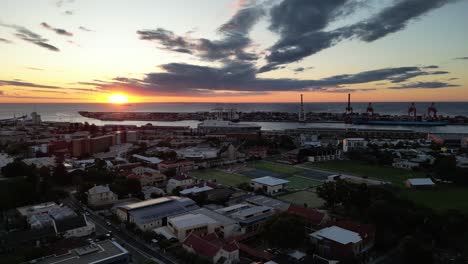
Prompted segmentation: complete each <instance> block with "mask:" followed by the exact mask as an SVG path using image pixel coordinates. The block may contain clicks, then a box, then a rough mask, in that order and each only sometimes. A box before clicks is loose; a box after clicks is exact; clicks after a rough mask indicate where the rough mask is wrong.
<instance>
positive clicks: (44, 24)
mask: <svg viewBox="0 0 468 264" xmlns="http://www.w3.org/2000/svg"><path fill="white" fill-rule="evenodd" d="M41 26H42V27H44V28H45V29H48V30H51V31H54V32H55V33H56V34H58V35H62V36H67V37H72V36H73V33H71V32H68V31H66V30H65V29H62V28H55V27H53V26H51V25H49V24H47V23H46V22H42V23H41Z"/></svg>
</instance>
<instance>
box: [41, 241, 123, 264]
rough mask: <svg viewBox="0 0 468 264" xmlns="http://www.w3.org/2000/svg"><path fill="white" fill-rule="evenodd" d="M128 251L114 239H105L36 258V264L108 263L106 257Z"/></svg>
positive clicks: (120, 254)
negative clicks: (61, 252)
mask: <svg viewBox="0 0 468 264" xmlns="http://www.w3.org/2000/svg"><path fill="white" fill-rule="evenodd" d="M125 255H128V251H127V250H126V249H125V248H123V247H122V246H121V245H119V244H118V243H117V242H115V241H111V240H105V241H102V242H99V243H97V244H91V245H88V246H85V247H81V248H76V249H72V250H70V251H69V252H68V253H66V254H63V255H60V256H56V255H52V256H47V257H44V258H40V259H36V260H35V262H34V263H36V264H58V263H60V264H89V263H96V264H97V263H109V262H104V261H105V260H106V259H107V260H108V259H111V258H117V257H125Z"/></svg>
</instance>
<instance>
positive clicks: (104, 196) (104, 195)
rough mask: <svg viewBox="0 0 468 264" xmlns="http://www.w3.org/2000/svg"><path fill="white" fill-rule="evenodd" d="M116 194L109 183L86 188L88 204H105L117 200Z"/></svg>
mask: <svg viewBox="0 0 468 264" xmlns="http://www.w3.org/2000/svg"><path fill="white" fill-rule="evenodd" d="M117 199H118V197H117V194H115V193H113V192H112V191H111V189H110V188H109V185H94V187H92V188H91V189H89V190H88V205H90V206H95V207H97V206H106V205H111V204H112V203H114V202H115V201H117Z"/></svg>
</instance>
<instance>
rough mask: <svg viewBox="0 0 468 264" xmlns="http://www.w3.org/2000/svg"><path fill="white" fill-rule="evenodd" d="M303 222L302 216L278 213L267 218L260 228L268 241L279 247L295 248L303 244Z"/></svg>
mask: <svg viewBox="0 0 468 264" xmlns="http://www.w3.org/2000/svg"><path fill="white" fill-rule="evenodd" d="M305 231H306V229H305V222H304V220H303V219H302V218H300V217H298V216H295V215H289V214H280V215H276V216H273V217H271V218H269V219H268V220H267V221H266V222H265V224H264V226H263V229H262V235H263V237H264V238H265V240H267V241H268V243H270V244H272V245H274V246H278V247H281V248H296V247H299V246H301V245H302V244H303V242H304V235H305Z"/></svg>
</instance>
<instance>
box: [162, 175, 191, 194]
mask: <svg viewBox="0 0 468 264" xmlns="http://www.w3.org/2000/svg"><path fill="white" fill-rule="evenodd" d="M194 183H195V181H194V179H193V178H191V177H188V176H182V175H179V176H174V177H172V178H171V179H169V181H167V185H166V191H167V192H168V193H171V192H172V191H173V190H174V189H175V188H177V187H181V188H185V187H187V186H189V185H193V184H194Z"/></svg>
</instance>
